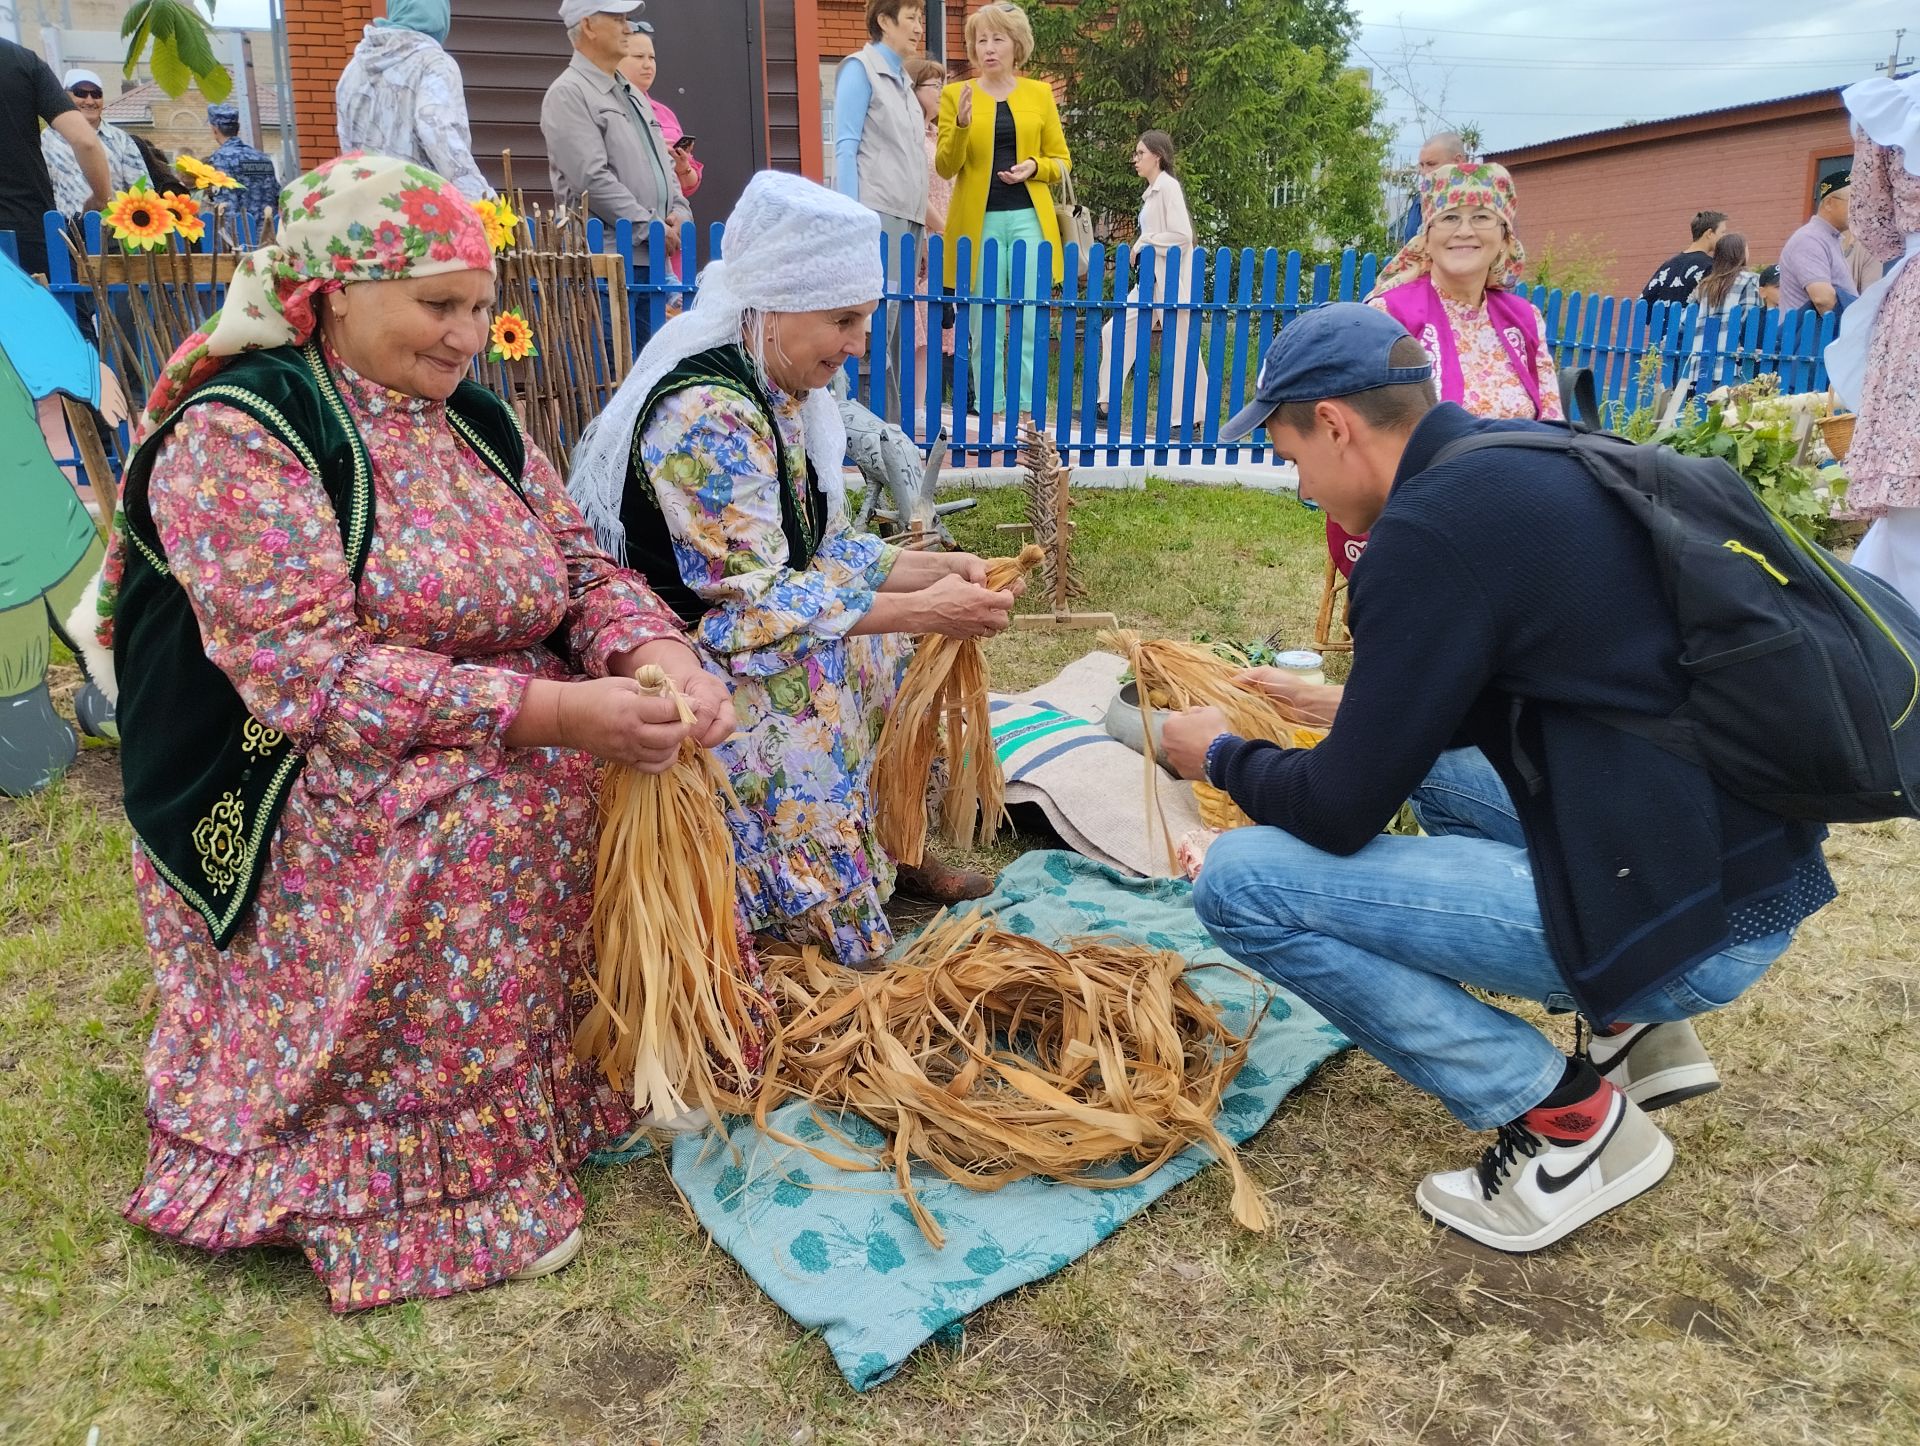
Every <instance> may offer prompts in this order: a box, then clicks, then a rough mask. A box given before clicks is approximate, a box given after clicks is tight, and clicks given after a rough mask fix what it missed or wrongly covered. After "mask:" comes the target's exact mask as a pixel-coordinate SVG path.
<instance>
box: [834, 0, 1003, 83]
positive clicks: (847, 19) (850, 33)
mask: <svg viewBox="0 0 1920 1446" xmlns="http://www.w3.org/2000/svg"><path fill="white" fill-rule="evenodd" d="M815 3H816V10H817V13H818V16H819V38H820V59H822V60H828V61H831V60H833V59H835V58H836V57H838V56H842V55H851V54H853V52H854V51H856V50H858V49H859V48H860V47H861V46H863V45H865V44H866V43H867V6H866V0H815ZM986 3H987V0H947V64H948V66H949V67H952V66H953V65H955V64H956V63H960V62H964V61H965V59H966V55H967V37H966V28H967V16H969V15H971V14H972V13H973V12H974V11H976V10H978V9H979V8H980V7H981V6H982V5H984V4H986Z"/></svg>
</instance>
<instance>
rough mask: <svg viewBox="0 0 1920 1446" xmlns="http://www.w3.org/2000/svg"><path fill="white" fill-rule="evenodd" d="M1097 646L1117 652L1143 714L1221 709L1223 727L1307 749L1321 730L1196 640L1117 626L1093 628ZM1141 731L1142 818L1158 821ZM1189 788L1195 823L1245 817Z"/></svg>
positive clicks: (1208, 793) (1206, 788)
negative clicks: (1144, 634)
mask: <svg viewBox="0 0 1920 1446" xmlns="http://www.w3.org/2000/svg"><path fill="white" fill-rule="evenodd" d="M1100 645H1101V646H1102V647H1106V648H1111V649H1113V650H1114V651H1115V652H1117V653H1121V654H1124V655H1125V657H1126V660H1127V663H1128V665H1129V666H1130V667H1131V668H1132V670H1133V677H1134V682H1135V684H1136V686H1137V688H1138V690H1139V694H1140V711H1141V713H1142V715H1143V716H1145V717H1148V718H1151V716H1152V715H1151V712H1150V711H1149V710H1150V709H1153V708H1165V709H1168V710H1170V711H1172V712H1176V713H1178V712H1184V711H1185V710H1186V709H1189V708H1206V707H1214V708H1218V709H1219V710H1220V711H1221V712H1222V713H1224V714H1225V715H1226V718H1227V726H1228V727H1229V728H1231V729H1232V730H1233V731H1234V732H1235V733H1237V734H1239V735H1240V736H1241V737H1242V738H1261V739H1265V740H1266V741H1268V742H1271V743H1284V744H1286V745H1287V746H1288V747H1289V748H1311V747H1313V745H1314V744H1316V743H1318V742H1319V741H1320V740H1321V739H1323V738H1325V737H1326V736H1327V730H1326V728H1325V727H1323V726H1321V722H1320V720H1318V719H1312V718H1308V717H1306V716H1305V715H1304V714H1300V713H1296V712H1294V711H1293V710H1292V709H1290V708H1288V707H1287V706H1286V705H1285V704H1284V703H1281V702H1280V701H1279V700H1278V699H1276V698H1271V697H1269V696H1268V695H1267V694H1265V693H1263V692H1261V691H1260V690H1259V689H1257V688H1254V687H1252V686H1250V685H1248V684H1245V683H1239V682H1236V681H1234V679H1235V676H1236V675H1237V674H1238V673H1239V672H1240V671H1241V670H1240V669H1239V668H1237V667H1235V666H1234V665H1233V664H1232V663H1229V662H1228V661H1227V660H1226V659H1225V658H1222V657H1221V656H1220V655H1219V654H1218V653H1216V652H1214V651H1213V649H1211V648H1209V647H1207V646H1206V645H1204V644H1202V643H1181V642H1175V641H1173V640H1172V639H1168V638H1155V639H1142V638H1141V636H1140V635H1139V634H1138V633H1135V632H1130V631H1128V630H1126V629H1120V630H1117V631H1114V632H1104V633H1102V634H1100ZM1144 731H1145V734H1146V747H1145V748H1144V749H1143V750H1142V752H1143V753H1144V754H1145V756H1146V791H1147V816H1148V817H1149V818H1153V819H1159V818H1160V809H1159V795H1158V792H1157V789H1158V783H1159V773H1160V770H1159V768H1158V766H1157V765H1156V763H1155V761H1154V746H1155V742H1156V740H1155V738H1154V731H1153V727H1152V725H1151V724H1149V725H1148V726H1147V727H1146V728H1145V730H1144ZM1193 791H1194V796H1195V798H1196V799H1197V800H1198V801H1199V804H1200V818H1201V821H1202V822H1203V823H1205V824H1207V825H1208V826H1209V827H1211V828H1221V829H1225V828H1240V827H1243V826H1244V825H1246V824H1248V823H1251V822H1252V820H1251V819H1249V818H1248V817H1247V816H1246V815H1245V814H1244V813H1242V812H1241V811H1240V810H1239V809H1238V808H1236V807H1235V806H1234V803H1233V800H1232V799H1230V798H1228V797H1227V795H1226V794H1224V793H1222V792H1221V791H1220V790H1219V789H1217V788H1214V787H1212V786H1211V785H1209V784H1206V783H1196V784H1194V786H1193ZM1161 832H1162V834H1163V835H1164V834H1165V832H1166V825H1165V822H1164V821H1162V822H1161ZM1167 856H1168V858H1169V860H1171V859H1172V858H1173V845H1172V840H1171V839H1168V840H1167Z"/></svg>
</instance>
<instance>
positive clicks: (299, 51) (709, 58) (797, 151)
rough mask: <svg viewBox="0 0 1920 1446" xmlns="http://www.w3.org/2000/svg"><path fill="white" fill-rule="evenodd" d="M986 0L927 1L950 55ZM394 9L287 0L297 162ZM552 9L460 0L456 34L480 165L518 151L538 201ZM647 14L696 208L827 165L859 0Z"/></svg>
mask: <svg viewBox="0 0 1920 1446" xmlns="http://www.w3.org/2000/svg"><path fill="white" fill-rule="evenodd" d="M983 3H985V0H944V3H941V0H932V3H930V4H929V7H928V13H929V19H930V22H933V21H935V19H936V17H938V16H940V15H941V14H943V13H944V16H945V19H946V33H947V46H946V53H947V54H948V55H949V56H953V57H963V56H964V54H965V44H964V40H963V34H962V32H963V27H964V26H965V23H966V16H967V15H969V14H971V13H972V12H973V11H975V10H977V9H979V8H980V6H981V5H982V4H983ZM385 10H386V6H385V0H286V19H287V29H288V48H289V51H290V54H291V73H292V89H293V100H294V124H295V128H296V134H297V137H298V141H299V148H300V157H301V162H302V164H304V165H315V164H318V163H319V162H320V161H322V160H325V159H326V158H327V157H328V156H330V155H332V154H333V152H334V150H335V149H336V148H337V143H336V141H335V117H334V106H333V91H334V85H335V83H336V82H337V81H338V79H339V77H340V72H341V70H342V69H343V68H344V67H345V65H346V63H347V58H348V57H349V56H350V55H351V54H352V53H353V47H354V46H355V45H356V44H358V43H359V39H360V35H361V31H362V30H363V29H364V28H365V27H366V25H367V24H368V23H369V22H370V21H372V20H373V19H374V17H375V16H377V15H381V14H384V13H385ZM557 10H558V7H557V5H555V4H553V3H550V0H533V3H531V4H529V3H528V0H453V28H452V32H451V35H450V39H449V44H448V49H449V50H450V51H451V52H452V53H453V54H454V56H455V57H456V58H457V59H458V60H459V61H460V65H461V70H462V73H463V74H464V76H465V78H466V83H467V102H468V109H469V112H470V115H471V118H472V121H473V131H474V152H475V156H476V158H477V159H478V160H479V162H480V165H481V169H482V170H484V171H485V172H486V173H487V174H488V176H489V177H490V178H491V179H492V180H493V181H494V183H495V184H499V183H500V181H501V180H502V179H503V173H502V167H501V162H500V156H501V152H502V151H511V152H512V155H513V166H514V177H513V179H514V184H515V186H516V187H518V188H519V189H522V190H524V191H525V192H526V193H527V194H528V196H529V198H530V199H533V200H536V201H538V200H543V199H545V193H546V188H547V172H546V154H545V148H544V146H543V144H542V142H541V138H540V125H539V113H540V97H541V95H542V94H543V93H544V92H545V90H546V87H547V85H548V83H549V82H551V80H552V79H553V77H554V76H555V75H557V74H558V73H559V72H560V70H561V68H562V67H563V66H564V65H565V64H566V63H567V56H568V47H567V40H566V35H565V32H564V31H562V29H561V28H560V23H559V20H558V18H557ZM646 18H647V19H648V20H649V21H651V22H652V24H653V25H654V27H655V31H656V33H655V43H656V46H657V48H658V49H659V52H660V61H661V64H660V79H659V81H658V82H656V90H655V94H656V95H658V96H659V97H660V98H661V99H662V100H664V101H665V102H666V103H667V104H668V105H670V106H672V107H673V109H674V111H675V112H676V113H677V114H678V115H679V117H680V120H681V123H682V124H683V125H685V126H686V128H687V130H688V131H689V132H691V133H692V134H694V135H696V136H698V137H699V138H700V146H699V153H700V156H701V158H702V160H703V161H705V163H706V165H707V181H706V184H705V185H704V186H703V188H702V190H701V193H700V195H699V196H698V197H697V198H696V200H695V203H694V211H695V215H696V218H697V219H698V220H700V221H701V222H702V223H706V222H710V221H718V220H721V219H723V218H724V217H725V215H726V213H727V211H728V210H729V209H731V207H732V203H733V199H734V197H736V196H737V195H738V194H739V189H740V187H741V186H742V185H744V184H745V181H746V177H747V175H748V174H750V173H751V172H752V170H754V169H755V168H757V167H760V166H773V167H776V168H779V169H783V170H796V171H800V172H801V173H803V174H805V175H809V176H813V177H815V178H816V179H824V178H826V176H827V174H828V169H829V167H830V165H831V160H832V155H831V152H832V147H831V145H830V144H829V143H828V141H827V135H826V128H827V126H828V125H829V124H830V121H831V110H832V97H833V81H834V69H835V67H836V66H837V65H838V63H839V61H840V59H841V58H842V57H843V56H845V55H848V54H850V53H851V52H852V51H854V50H857V49H859V48H860V47H861V46H862V45H864V44H866V39H867V35H866V21H865V3H864V0H655V3H654V4H653V5H652V6H651V10H650V13H648V14H646ZM928 39H929V47H930V48H931V47H932V41H933V36H932V35H931V34H929V37H928Z"/></svg>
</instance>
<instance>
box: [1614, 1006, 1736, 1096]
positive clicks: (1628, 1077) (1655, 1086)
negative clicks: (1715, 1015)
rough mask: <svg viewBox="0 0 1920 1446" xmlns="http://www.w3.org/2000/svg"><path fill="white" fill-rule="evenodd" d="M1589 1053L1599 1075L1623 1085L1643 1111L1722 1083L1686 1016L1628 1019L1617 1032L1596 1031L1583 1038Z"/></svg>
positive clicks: (1621, 1086) (1718, 1073) (1706, 1091)
mask: <svg viewBox="0 0 1920 1446" xmlns="http://www.w3.org/2000/svg"><path fill="white" fill-rule="evenodd" d="M1587 1058H1588V1059H1590V1060H1591V1061H1592V1062H1593V1067H1594V1068H1595V1069H1596V1070H1598V1071H1599V1072H1600V1078H1601V1079H1604V1080H1608V1081H1611V1082H1612V1083H1613V1084H1616V1085H1618V1086H1619V1087H1620V1088H1621V1089H1622V1090H1625V1091H1626V1095H1627V1098H1628V1099H1630V1100H1632V1101H1633V1102H1634V1103H1635V1104H1636V1105H1638V1106H1640V1108H1641V1109H1643V1110H1664V1109H1665V1108H1666V1107H1667V1106H1668V1105H1677V1104H1679V1103H1680V1101H1682V1100H1690V1099H1693V1098H1694V1097H1695V1096H1697V1095H1704V1094H1707V1093H1710V1092H1711V1091H1713V1090H1717V1089H1719V1088H1720V1072H1719V1071H1718V1070H1716V1069H1715V1068H1714V1067H1713V1061H1712V1059H1710V1058H1709V1057H1708V1056H1707V1051H1706V1047H1705V1046H1704V1045H1702V1044H1701V1043H1700V1036H1699V1035H1697V1034H1695V1033H1694V1032H1693V1026H1692V1025H1691V1024H1689V1023H1687V1021H1686V1020H1684V1019H1682V1020H1679V1021H1677V1022H1676V1023H1673V1024H1629V1025H1628V1026H1627V1027H1626V1028H1625V1029H1623V1030H1622V1031H1621V1032H1620V1033H1618V1034H1600V1033H1598V1032H1596V1033H1595V1034H1594V1035H1593V1037H1592V1038H1591V1039H1589V1040H1588V1041H1587Z"/></svg>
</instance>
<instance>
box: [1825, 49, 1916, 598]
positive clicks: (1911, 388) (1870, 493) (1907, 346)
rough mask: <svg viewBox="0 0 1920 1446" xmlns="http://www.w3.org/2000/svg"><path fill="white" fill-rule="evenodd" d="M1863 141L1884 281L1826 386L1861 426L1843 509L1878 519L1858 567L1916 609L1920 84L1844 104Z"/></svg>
mask: <svg viewBox="0 0 1920 1446" xmlns="http://www.w3.org/2000/svg"><path fill="white" fill-rule="evenodd" d="M1841 99H1842V100H1843V101H1845V103H1846V107H1847V111H1848V113H1849V114H1850V115H1851V116H1852V117H1853V124H1854V130H1855V135H1856V140H1855V145H1854V153H1853V179H1852V184H1851V185H1850V186H1849V187H1848V190H1849V192H1850V200H1849V205H1848V211H1849V214H1850V216H1851V219H1852V223H1853V234H1854V236H1855V238H1856V239H1857V240H1858V242H1859V244H1860V245H1862V246H1864V247H1865V248H1867V251H1868V253H1869V254H1870V255H1872V256H1873V257H1874V258H1875V259H1876V260H1880V261H1891V262H1893V264H1892V265H1891V266H1889V267H1888V268H1887V270H1886V273H1885V274H1884V275H1883V276H1882V277H1881V278H1880V279H1879V280H1878V281H1877V282H1875V283H1874V284H1873V285H1872V286H1869V287H1868V288H1867V289H1866V290H1865V291H1864V292H1862V293H1861V295H1860V299H1859V300H1858V301H1856V302H1854V303H1853V305H1851V306H1849V307H1848V308H1847V312H1846V315H1845V316H1844V317H1842V318H1841V322H1840V335H1839V337H1838V338H1837V339H1836V340H1835V341H1833V342H1832V343H1831V344H1830V345H1829V346H1828V347H1827V353H1826V357H1827V375H1828V377H1829V379H1830V380H1831V381H1832V383H1833V388H1834V390H1835V391H1836V392H1838V393H1839V394H1840V397H1841V399H1842V400H1844V401H1845V402H1847V403H1848V404H1849V405H1851V406H1852V407H1853V408H1854V410H1855V411H1856V412H1857V413H1858V414H1859V418H1860V419H1859V421H1858V422H1856V423H1855V424H1854V431H1853V442H1852V445H1851V446H1849V447H1848V449H1847V460H1846V471H1847V477H1848V482H1849V485H1848V489H1847V507H1848V509H1849V510H1850V511H1851V512H1852V513H1853V514H1854V515H1855V516H1856V517H1866V518H1871V519H1873V526H1872V527H1871V528H1870V529H1868V532H1867V535H1866V537H1865V538H1864V539H1862V541H1861V543H1860V546H1859V548H1858V550H1857V551H1855V553H1854V556H1853V560H1854V563H1855V564H1856V565H1857V566H1859V567H1862V568H1864V569H1866V570H1867V571H1868V572H1870V573H1872V574H1873V575H1874V576H1875V577H1878V578H1880V579H1882V580H1883V581H1885V582H1887V583H1889V584H1891V585H1892V586H1893V587H1894V589H1895V590H1896V591H1898V592H1900V593H1901V594H1903V595H1904V596H1905V597H1906V599H1907V601H1908V602H1910V603H1912V604H1913V605H1914V607H1915V608H1920V367H1916V366H1915V365H1914V358H1915V357H1917V356H1920V261H1916V260H1915V259H1914V258H1915V257H1916V256H1920V75H1909V76H1906V77H1904V78H1902V79H1900V80H1890V79H1888V78H1886V77H1885V76H1878V77H1875V78H1874V79H1872V80H1863V81H1861V82H1860V83H1859V84H1857V85H1850V86H1848V87H1847V88H1846V90H1845V91H1844V92H1842V95H1841Z"/></svg>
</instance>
